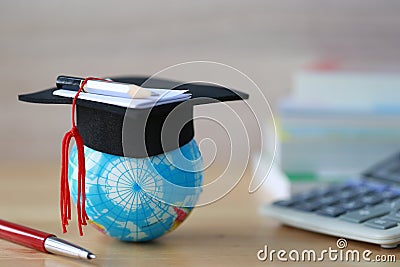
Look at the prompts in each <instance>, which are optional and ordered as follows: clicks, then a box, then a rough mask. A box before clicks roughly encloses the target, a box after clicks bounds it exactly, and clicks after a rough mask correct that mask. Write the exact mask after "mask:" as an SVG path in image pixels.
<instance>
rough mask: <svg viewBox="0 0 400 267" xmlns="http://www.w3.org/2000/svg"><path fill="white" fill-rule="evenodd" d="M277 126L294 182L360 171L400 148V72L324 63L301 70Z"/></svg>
mask: <svg viewBox="0 0 400 267" xmlns="http://www.w3.org/2000/svg"><path fill="white" fill-rule="evenodd" d="M321 66H322V67H321ZM278 125H279V126H278V127H279V129H278V132H279V137H280V156H281V164H282V168H283V170H284V172H285V173H286V174H287V175H288V176H289V177H290V178H291V179H292V180H305V179H308V180H315V179H321V178H322V179H339V178H341V177H343V178H347V177H349V176H352V175H357V174H358V173H360V171H362V170H363V169H365V168H367V167H368V166H370V165H371V164H373V163H374V162H377V161H378V160H379V159H381V158H384V157H386V156H388V155H390V154H392V153H394V152H396V151H398V150H400V72H397V73H396V72H394V71H383V70H373V69H355V68H346V67H342V66H339V65H338V64H326V63H323V64H315V65H314V66H313V67H308V68H305V69H302V70H300V71H299V72H298V73H296V75H295V76H294V82H293V91H292V94H291V95H290V96H289V97H287V98H286V99H284V100H283V101H282V102H281V103H280V105H279V108H278Z"/></svg>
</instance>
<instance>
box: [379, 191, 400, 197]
mask: <svg viewBox="0 0 400 267" xmlns="http://www.w3.org/2000/svg"><path fill="white" fill-rule="evenodd" d="M382 197H383V198H384V199H393V198H398V197H400V191H399V190H395V189H391V190H386V191H383V192H382Z"/></svg>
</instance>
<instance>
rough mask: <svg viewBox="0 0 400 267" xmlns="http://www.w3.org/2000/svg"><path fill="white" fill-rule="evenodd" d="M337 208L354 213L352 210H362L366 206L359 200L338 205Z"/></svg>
mask: <svg viewBox="0 0 400 267" xmlns="http://www.w3.org/2000/svg"><path fill="white" fill-rule="evenodd" d="M336 206H338V207H340V208H343V209H345V210H346V211H352V210H356V209H361V208H362V207H364V206H365V204H364V203H362V202H361V201H359V200H352V201H348V202H341V203H339V204H337V205H336Z"/></svg>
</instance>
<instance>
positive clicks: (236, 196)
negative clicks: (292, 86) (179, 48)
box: [0, 162, 400, 267]
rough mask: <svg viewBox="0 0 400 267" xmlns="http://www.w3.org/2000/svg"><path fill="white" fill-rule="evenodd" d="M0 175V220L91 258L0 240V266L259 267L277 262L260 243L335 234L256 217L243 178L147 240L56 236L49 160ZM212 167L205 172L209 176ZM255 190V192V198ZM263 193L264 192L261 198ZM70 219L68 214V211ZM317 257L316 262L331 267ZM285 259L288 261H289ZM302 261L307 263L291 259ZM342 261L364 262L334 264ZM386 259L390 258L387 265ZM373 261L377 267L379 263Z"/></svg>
mask: <svg viewBox="0 0 400 267" xmlns="http://www.w3.org/2000/svg"><path fill="white" fill-rule="evenodd" d="M0 166H1V170H2V171H1V174H0V179H1V181H2V183H1V187H0V211H1V212H0V214H1V218H2V219H6V220H11V221H13V222H17V223H20V224H24V225H26V226H30V227H34V228H37V229H41V230H45V231H48V232H52V233H54V234H56V235H58V236H59V237H62V238H65V239H68V240H69V241H72V242H74V243H77V244H79V245H82V246H83V247H86V248H88V249H89V250H91V251H93V252H94V253H95V254H96V255H97V256H98V258H97V259H96V260H93V261H90V262H85V261H80V260H75V259H69V258H64V257H61V256H55V255H50V254H44V253H41V252H36V251H34V250H32V249H29V248H25V247H22V246H19V245H16V244H13V243H10V242H7V241H4V240H0V266H113V267H115V266H174V267H176V266H262V265H264V266H265V265H267V264H268V265H269V266H270V265H271V264H272V265H273V264H283V263H281V262H278V261H277V260H275V261H273V262H269V261H268V260H267V261H266V262H260V261H258V259H257V256H256V254H257V251H259V250H260V249H262V248H263V247H264V245H268V247H269V248H270V249H276V250H279V249H285V250H287V251H290V250H291V249H297V250H303V249H314V250H316V251H320V250H322V249H327V248H328V247H332V248H336V240H337V238H335V237H329V236H325V235H320V234H315V233H310V232H306V231H302V230H298V229H295V228H290V227H286V226H281V225H280V224H279V223H277V222H276V221H274V220H272V219H269V218H266V217H263V216H261V215H260V214H259V207H260V205H261V204H262V202H263V201H264V200H263V197H261V195H260V194H261V192H257V193H255V194H253V195H249V194H248V193H247V190H246V189H247V185H248V180H249V175H248V174H247V175H246V176H245V177H244V180H242V181H241V183H240V184H239V185H238V186H237V187H236V188H235V189H234V190H233V191H232V192H231V193H230V194H228V195H227V196H226V197H224V198H223V199H221V200H219V201H218V202H216V203H214V204H211V205H208V206H205V207H201V208H197V209H195V210H194V212H193V213H192V214H191V216H190V217H189V218H188V219H187V221H186V222H185V223H183V225H181V226H180V227H179V228H178V229H177V230H176V231H174V232H172V233H170V234H168V235H166V236H164V237H162V238H159V239H157V240H155V241H153V242H148V243H141V244H135V243H124V242H120V241H117V240H114V239H112V238H110V237H108V236H105V235H103V234H102V233H100V232H97V230H95V229H94V228H92V227H90V226H88V227H86V228H85V229H84V231H85V236H84V237H79V236H78V235H77V228H76V221H73V222H72V223H71V225H70V227H69V233H67V234H65V235H63V234H61V230H60V222H59V214H58V181H59V170H58V164H57V163H48V162H47V163H46V162H38V163H36V164H16V163H8V164H5V163H2V164H1V165H0ZM212 172H213V168H211V169H210V171H208V172H206V175H210V173H211V174H212ZM257 194H258V195H257ZM265 198H267V196H265ZM74 218H76V217H75V216H74ZM348 248H351V249H359V250H361V251H362V250H365V249H369V250H372V252H373V254H382V255H388V254H396V256H397V258H398V259H399V258H400V251H399V249H394V250H385V249H381V248H380V247H379V246H375V245H369V244H365V243H361V242H356V241H350V240H349V241H348ZM332 263H333V262H329V261H324V262H320V263H314V264H320V265H326V264H328V265H331V264H332ZM292 264H293V263H292ZM296 264H301V265H304V266H307V265H309V263H308V262H304V263H296ZM342 264H350V265H357V264H360V265H361V264H365V263H362V262H360V263H354V262H352V263H345V262H336V263H335V265H342ZM392 264H393V263H392ZM387 265H390V264H388V263H386V264H383V263H380V264H379V266H387Z"/></svg>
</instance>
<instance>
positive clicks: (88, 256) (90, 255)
mask: <svg viewBox="0 0 400 267" xmlns="http://www.w3.org/2000/svg"><path fill="white" fill-rule="evenodd" d="M87 258H88V259H89V260H92V259H95V258H96V255H94V254H93V253H89V254H88V255H87Z"/></svg>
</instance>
